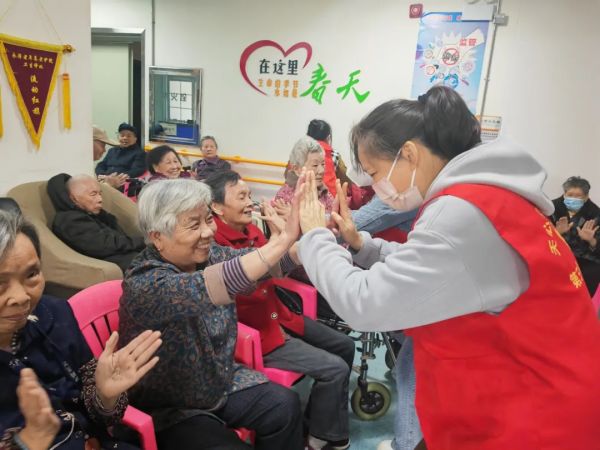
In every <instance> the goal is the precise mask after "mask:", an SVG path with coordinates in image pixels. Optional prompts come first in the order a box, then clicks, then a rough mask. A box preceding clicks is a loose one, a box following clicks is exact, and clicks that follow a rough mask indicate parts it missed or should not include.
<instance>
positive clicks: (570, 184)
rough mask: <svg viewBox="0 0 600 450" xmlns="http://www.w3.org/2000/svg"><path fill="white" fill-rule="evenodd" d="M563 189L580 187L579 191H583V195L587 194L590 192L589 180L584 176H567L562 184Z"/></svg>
mask: <svg viewBox="0 0 600 450" xmlns="http://www.w3.org/2000/svg"><path fill="white" fill-rule="evenodd" d="M562 188H563V191H565V192H567V191H568V190H569V189H572V188H575V189H581V192H583V195H585V196H586V197H587V196H588V195H589V193H590V189H591V186H590V182H589V181H588V180H586V179H585V178H581V177H576V176H573V177H569V178H568V179H567V181H565V182H564V183H563V185H562Z"/></svg>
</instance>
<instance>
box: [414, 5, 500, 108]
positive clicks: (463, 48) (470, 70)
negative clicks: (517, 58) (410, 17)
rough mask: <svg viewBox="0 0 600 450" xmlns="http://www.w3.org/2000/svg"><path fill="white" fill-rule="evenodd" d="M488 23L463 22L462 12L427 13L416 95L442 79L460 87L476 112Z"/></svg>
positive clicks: (419, 43)
mask: <svg viewBox="0 0 600 450" xmlns="http://www.w3.org/2000/svg"><path fill="white" fill-rule="evenodd" d="M488 24H489V22H487V21H467V22H463V21H461V13H460V12H453V13H442V12H434V13H427V14H424V15H423V17H422V18H421V25H420V27H419V38H418V40H417V53H416V55H415V68H414V71H413V84H412V94H411V96H412V98H417V97H418V96H419V95H421V94H424V93H425V92H427V90H428V89H429V88H430V87H431V86H434V85H436V84H440V83H441V84H444V85H446V86H450V87H452V88H453V89H455V90H456V91H458V93H460V95H461V96H462V97H463V99H464V100H465V102H466V103H467V106H468V107H469V109H470V110H471V112H473V113H475V112H476V111H475V110H476V108H477V94H478V92H479V82H480V81H481V72H482V66H483V56H484V54H485V44H486V41H487V31H488Z"/></svg>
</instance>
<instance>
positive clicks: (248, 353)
mask: <svg viewBox="0 0 600 450" xmlns="http://www.w3.org/2000/svg"><path fill="white" fill-rule="evenodd" d="M237 330H238V336H237V340H236V343H235V360H236V361H237V362H239V363H242V364H244V365H245V366H247V367H250V368H251V369H254V370H257V371H259V372H262V371H263V369H264V365H263V357H262V349H261V345H260V333H259V332H258V331H257V330H255V329H254V328H251V327H249V326H247V325H244V324H243V323H239V322H238V327H237Z"/></svg>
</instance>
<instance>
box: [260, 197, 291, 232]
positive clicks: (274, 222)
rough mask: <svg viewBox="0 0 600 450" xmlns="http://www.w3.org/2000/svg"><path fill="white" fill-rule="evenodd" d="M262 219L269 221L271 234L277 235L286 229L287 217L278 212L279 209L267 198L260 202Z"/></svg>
mask: <svg viewBox="0 0 600 450" xmlns="http://www.w3.org/2000/svg"><path fill="white" fill-rule="evenodd" d="M260 210H261V216H260V218H261V220H263V221H264V222H266V223H267V226H268V227H269V230H270V231H271V236H273V237H276V236H279V234H281V232H282V231H283V230H284V229H285V226H286V219H285V218H283V217H282V216H280V215H279V214H277V211H276V210H275V208H274V207H273V206H271V204H270V203H269V202H267V201H265V200H263V201H262V203H261V204H260Z"/></svg>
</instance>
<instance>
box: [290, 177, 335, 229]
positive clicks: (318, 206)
mask: <svg viewBox="0 0 600 450" xmlns="http://www.w3.org/2000/svg"><path fill="white" fill-rule="evenodd" d="M302 176H303V177H304V178H305V182H304V183H301V182H300V181H299V182H298V189H297V191H300V210H299V215H300V228H301V229H302V233H304V234H306V233H308V232H309V231H310V230H312V229H314V228H320V227H325V226H326V224H327V221H326V218H325V207H324V206H323V204H322V203H321V202H320V201H319V194H318V192H317V182H316V180H315V174H314V173H313V172H303V174H302ZM294 210H296V211H298V209H297V208H293V207H292V214H293V212H294Z"/></svg>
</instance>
